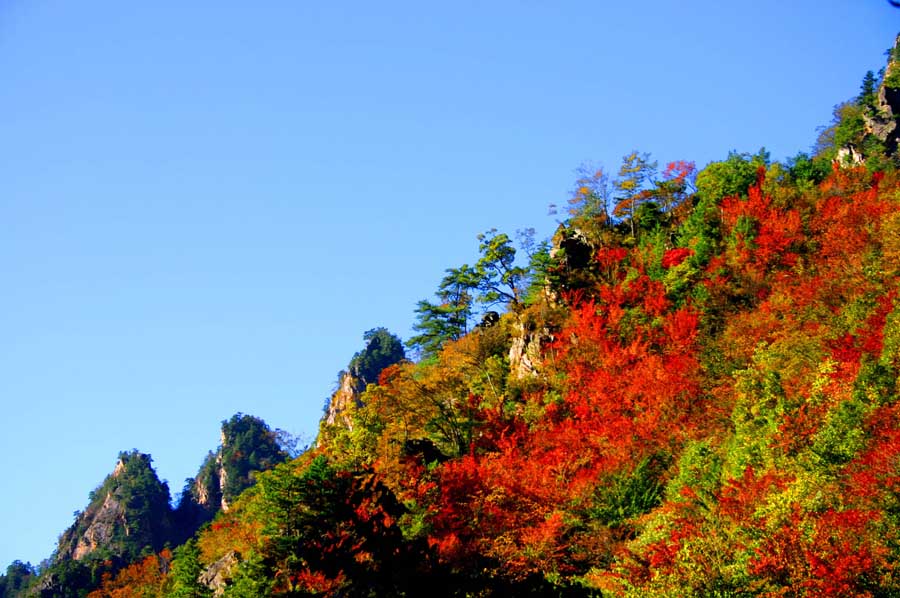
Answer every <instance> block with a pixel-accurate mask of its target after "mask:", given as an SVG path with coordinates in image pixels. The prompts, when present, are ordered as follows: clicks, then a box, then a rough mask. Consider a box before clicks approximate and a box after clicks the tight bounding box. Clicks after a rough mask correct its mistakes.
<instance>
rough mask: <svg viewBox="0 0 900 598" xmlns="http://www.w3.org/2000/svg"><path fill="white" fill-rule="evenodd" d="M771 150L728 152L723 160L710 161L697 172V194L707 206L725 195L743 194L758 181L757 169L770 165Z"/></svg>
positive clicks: (717, 201) (715, 202)
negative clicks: (749, 152)
mask: <svg viewBox="0 0 900 598" xmlns="http://www.w3.org/2000/svg"><path fill="white" fill-rule="evenodd" d="M768 164H769V152H767V151H766V150H765V148H762V149H760V150H759V152H757V153H756V154H753V155H751V154H747V153H743V154H739V153H737V152H736V151H732V152H729V153H728V158H727V159H725V160H723V161H721V162H710V163H709V165H707V166H706V168H704V169H703V170H701V171H700V172H699V173H698V174H697V194H698V195H699V196H700V201H701V203H703V204H704V205H705V206H711V205H716V204H718V203H719V202H720V201H721V200H722V199H723V198H725V197H733V196H742V195H746V194H747V189H748V188H749V187H750V185H752V184H753V183H755V182H756V177H757V171H758V170H759V168H760V167H761V166H763V167H764V166H768Z"/></svg>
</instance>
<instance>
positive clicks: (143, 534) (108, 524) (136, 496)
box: [57, 450, 173, 560]
mask: <svg viewBox="0 0 900 598" xmlns="http://www.w3.org/2000/svg"><path fill="white" fill-rule="evenodd" d="M152 461H153V460H152V458H151V457H150V455H147V454H144V453H141V452H138V451H136V450H135V451H131V452H126V453H121V454H120V455H119V460H118V461H117V463H116V466H115V468H114V469H113V472H112V473H111V474H110V475H109V476H107V477H106V479H105V480H104V481H103V483H102V484H101V485H100V486H99V487H98V488H97V489H96V490H95V491H94V492H92V493H91V501H90V503H89V504H88V506H87V508H86V509H85V510H84V512H82V513H79V514H78V515H77V516H76V518H75V522H74V523H73V524H72V526H71V527H70V528H69V529H67V530H66V531H65V532H64V533H63V535H62V537H61V538H60V540H59V546H58V549H57V560H60V559H74V560H82V559H85V558H89V557H91V558H93V557H97V558H110V557H113V556H118V557H133V556H136V555H138V554H140V553H141V551H142V550H144V549H145V548H147V547H150V548H152V549H153V550H159V549H161V548H162V546H163V545H164V544H165V543H166V542H167V541H168V540H169V538H170V536H171V533H172V528H173V526H172V517H171V509H170V507H169V488H168V486H167V485H166V484H165V482H161V481H160V480H159V478H158V477H157V475H156V472H155V471H154V469H153V467H152Z"/></svg>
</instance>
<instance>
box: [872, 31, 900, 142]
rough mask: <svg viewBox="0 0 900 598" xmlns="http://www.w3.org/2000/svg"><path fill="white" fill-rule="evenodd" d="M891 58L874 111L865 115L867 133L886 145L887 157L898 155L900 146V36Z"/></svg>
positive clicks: (890, 53) (895, 43) (876, 98)
mask: <svg viewBox="0 0 900 598" xmlns="http://www.w3.org/2000/svg"><path fill="white" fill-rule="evenodd" d="M888 54H889V58H888V63H887V66H886V67H885V70H884V77H883V78H882V81H881V85H880V86H879V88H878V93H877V95H876V97H875V106H874V110H872V111H871V112H869V113H866V114H864V116H863V119H864V120H865V132H866V134H869V135H873V136H874V137H876V138H878V139H879V140H880V141H882V142H883V143H884V147H885V151H886V153H887V155H889V156H892V155H896V154H897V150H898V146H900V124H898V120H900V35H898V36H897V39H896V40H895V42H894V47H893V48H892V49H891V50H890V51H889V52H888Z"/></svg>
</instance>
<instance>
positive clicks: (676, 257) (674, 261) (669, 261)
mask: <svg viewBox="0 0 900 598" xmlns="http://www.w3.org/2000/svg"><path fill="white" fill-rule="evenodd" d="M692 255H694V250H693V249H689V248H687V247H676V248H675V249H669V250H668V251H666V252H665V253H664V254H663V258H662V267H663V268H674V267H675V266H677V265H679V264H680V263H681V262H683V261H684V260H686V259H687V258H689V257H690V256H692Z"/></svg>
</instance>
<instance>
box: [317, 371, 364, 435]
mask: <svg viewBox="0 0 900 598" xmlns="http://www.w3.org/2000/svg"><path fill="white" fill-rule="evenodd" d="M361 394H362V393H360V391H359V385H358V383H357V381H356V379H355V378H354V377H353V376H352V375H351V374H350V373H349V372H344V373H343V374H341V378H340V384H339V385H338V389H337V390H336V391H334V394H333V395H331V400H330V401H328V407H327V408H326V410H325V417H324V422H325V425H327V426H341V427H344V428H347V429H348V430H352V429H353V418H352V416H351V413H352V412H353V408H355V407H361V406H362V400H361V399H360V396H361Z"/></svg>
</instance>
